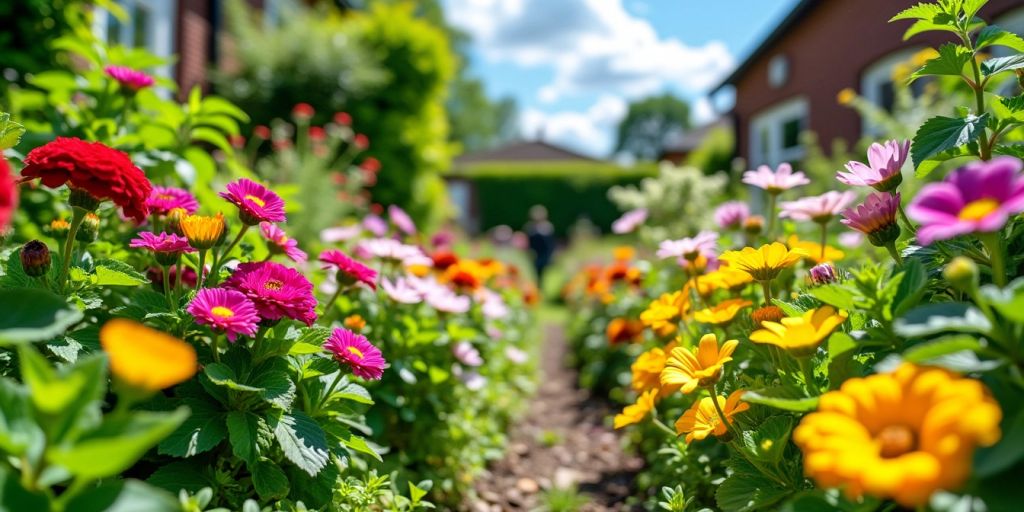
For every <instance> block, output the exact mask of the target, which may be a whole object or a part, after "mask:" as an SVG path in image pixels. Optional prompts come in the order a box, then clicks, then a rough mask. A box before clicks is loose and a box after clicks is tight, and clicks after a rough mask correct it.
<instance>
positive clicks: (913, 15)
mask: <svg viewBox="0 0 1024 512" xmlns="http://www.w3.org/2000/svg"><path fill="white" fill-rule="evenodd" d="M940 14H942V7H939V6H938V5H936V4H926V3H919V4H917V5H915V6H912V7H908V8H906V9H904V10H902V11H900V12H899V14H897V15H895V16H893V17H892V18H889V22H890V23H892V22H894V21H899V20H931V19H933V18H935V17H936V16H938V15H940Z"/></svg>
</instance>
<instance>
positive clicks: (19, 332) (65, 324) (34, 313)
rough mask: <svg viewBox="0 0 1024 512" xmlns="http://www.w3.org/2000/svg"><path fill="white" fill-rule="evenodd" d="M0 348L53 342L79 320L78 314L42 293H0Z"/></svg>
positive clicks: (24, 291)
mask: <svg viewBox="0 0 1024 512" xmlns="http://www.w3.org/2000/svg"><path fill="white" fill-rule="evenodd" d="M0 304H3V307H0V346H3V345H8V344H12V343H29V342H34V341H42V340H48V339H52V338H55V337H57V336H59V335H61V334H64V331H66V330H68V328H69V327H71V326H72V325H75V324H76V323H78V322H79V321H81V320H82V312H81V311H79V310H78V309H76V308H73V307H71V306H69V305H68V303H67V302H65V301H64V299H63V298H61V297H60V296H58V295H55V294H53V293H50V292H48V291H45V290H34V289H18V288H11V289H5V290H0Z"/></svg>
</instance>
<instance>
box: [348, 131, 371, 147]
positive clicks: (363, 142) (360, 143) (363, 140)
mask: <svg viewBox="0 0 1024 512" xmlns="http://www.w3.org/2000/svg"><path fill="white" fill-rule="evenodd" d="M352 144H354V145H355V146H356V149H366V148H368V147H370V138H369V137H367V136H366V135H363V134H361V133H357V134H356V136H355V138H354V139H352Z"/></svg>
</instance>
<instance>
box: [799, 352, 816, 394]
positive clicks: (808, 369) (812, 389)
mask: <svg viewBox="0 0 1024 512" xmlns="http://www.w3.org/2000/svg"><path fill="white" fill-rule="evenodd" d="M797 361H798V362H799V363H800V370H801V371H803V372H804V380H805V381H807V382H806V384H807V392H808V393H811V394H812V395H820V394H821V390H820V389H818V384H817V383H816V382H815V381H814V367H812V366H811V356H803V357H799V358H797Z"/></svg>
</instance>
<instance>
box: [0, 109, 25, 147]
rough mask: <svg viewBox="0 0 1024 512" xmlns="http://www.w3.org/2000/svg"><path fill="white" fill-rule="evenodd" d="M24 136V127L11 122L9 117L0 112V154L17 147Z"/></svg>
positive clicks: (5, 113)
mask: <svg viewBox="0 0 1024 512" xmlns="http://www.w3.org/2000/svg"><path fill="white" fill-rule="evenodd" d="M24 134H25V127H24V126H22V125H20V124H18V123H15V122H14V121H11V115H10V114H8V113H7V112H0V154H2V153H3V151H4V150H5V149H11V148H13V147H14V146H17V145H18V143H19V142H21V136H22V135H24Z"/></svg>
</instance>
